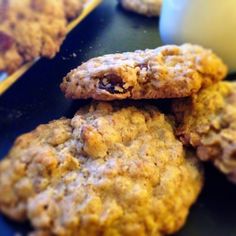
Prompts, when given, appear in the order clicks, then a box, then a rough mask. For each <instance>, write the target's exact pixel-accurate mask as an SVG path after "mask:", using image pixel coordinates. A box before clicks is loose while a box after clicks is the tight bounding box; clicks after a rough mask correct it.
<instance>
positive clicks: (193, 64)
mask: <svg viewBox="0 0 236 236" xmlns="http://www.w3.org/2000/svg"><path fill="white" fill-rule="evenodd" d="M226 73H227V68H226V66H225V64H224V63H223V62H222V60H221V59H220V58H219V57H217V56H216V55H215V54H214V53H213V52H212V51H211V50H207V49H204V48H202V47H200V46H196V45H190V44H184V45H182V46H174V45H169V46H162V47H159V48H156V49H153V50H150V49H147V50H144V51H141V50H139V51H135V52H125V53H118V54H110V55H105V56H101V57H97V58H93V59H91V60H89V61H87V62H85V63H83V64H82V65H80V66H79V67H77V68H76V69H74V70H72V71H71V72H70V73H69V74H68V75H67V76H66V77H65V78H64V80H63V83H62V84H61V89H62V91H63V92H64V93H65V95H66V97H68V98H72V99H86V98H94V99H97V100H114V99H126V98H130V99H142V98H144V99H152V98H174V97H186V96H190V95H192V94H194V93H197V92H198V91H199V89H200V88H202V87H207V86H209V85H212V84H214V83H215V82H217V81H219V80H222V79H223V78H224V77H225V75H226Z"/></svg>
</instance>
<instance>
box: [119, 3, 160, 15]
mask: <svg viewBox="0 0 236 236" xmlns="http://www.w3.org/2000/svg"><path fill="white" fill-rule="evenodd" d="M119 2H120V4H121V5H122V7H123V8H124V9H126V10H129V11H133V12H136V13H138V14H141V15H145V16H149V17H151V16H159V15H160V11H161V6H162V0H119Z"/></svg>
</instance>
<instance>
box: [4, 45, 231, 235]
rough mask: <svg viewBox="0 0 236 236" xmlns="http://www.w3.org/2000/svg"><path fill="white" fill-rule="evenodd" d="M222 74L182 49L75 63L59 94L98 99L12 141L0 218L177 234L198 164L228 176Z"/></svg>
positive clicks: (210, 60)
mask: <svg viewBox="0 0 236 236" xmlns="http://www.w3.org/2000/svg"><path fill="white" fill-rule="evenodd" d="M226 73H227V68H226V66H225V65H224V64H223V62H222V61H221V59H220V58H218V57H217V56H216V55H215V54H214V53H212V52H211V51H210V50H206V49H203V48H201V47H199V46H194V45H189V44H186V45H182V46H180V47H178V46H164V47H160V48H157V49H154V50H145V51H135V52H133V53H122V54H113V55H106V56H102V57H98V58H94V59H91V60H89V61H88V62H85V63H83V64H82V65H81V66H79V67H78V68H76V69H75V70H73V71H71V72H70V73H69V74H68V75H67V76H66V77H65V78H64V81H63V83H62V84H61V88H62V91H63V92H64V93H65V94H66V97H68V98H73V99H85V98H94V99H95V100H102V101H93V102H91V104H90V105H88V106H86V107H82V108H81V109H80V110H79V111H78V112H77V113H76V114H75V116H74V117H73V118H72V119H65V118H63V119H60V120H56V121H53V122H51V123H49V124H46V125H41V126H39V127H38V128H36V129H35V130H34V131H32V132H30V133H28V134H25V135H22V136H20V137H19V138H18V139H17V140H16V142H15V144H14V146H13V148H12V149H11V150H10V152H9V154H8V156H7V157H6V158H5V159H4V160H3V161H2V162H1V163H0V189H1V190H3V191H2V192H4V194H1V195H0V209H1V211H2V212H4V213H5V214H6V215H8V216H9V217H11V218H13V219H16V220H25V219H29V220H30V221H31V223H32V224H33V226H34V227H35V229H36V231H35V235H66V236H77V235H89V236H95V235H106V236H110V235H122V236H126V235H131V236H133V235H148V236H149V235H150V236H151V235H165V234H172V233H174V232H176V231H177V230H178V229H179V228H181V227H182V226H183V225H184V223H185V221H186V218H187V215H188V212H189V209H190V207H191V205H192V204H193V203H194V202H195V201H196V199H197V197H198V195H199V193H200V191H201V189H202V185H203V172H202V167H201V163H200V161H199V159H201V160H208V159H211V160H213V162H214V163H215V164H216V165H217V166H218V167H219V168H220V169H221V170H222V171H224V172H225V173H227V174H229V175H230V176H231V177H233V174H234V153H235V152H234V146H235V145H234V142H235V141H234V140H233V137H234V135H233V132H234V123H235V122H234V120H235V119H234V116H235V114H234V110H235V108H233V106H234V101H235V99H234V97H235V95H234V94H235V92H234V87H236V85H235V84H234V83H230V82H220V80H222V79H223V78H224V77H225V76H226ZM161 98H162V99H163V98H168V99H169V100H168V101H170V102H168V104H169V103H171V106H170V107H168V109H165V110H169V112H168V113H163V112H161V111H160V110H158V105H159V103H160V99H161ZM127 99H129V100H127ZM141 99H156V101H155V106H154V105H150V104H149V102H148V101H137V100H141ZM104 100H106V101H111V100H120V101H111V102H104ZM121 100H122V101H121ZM133 100H136V101H133ZM188 146H192V147H194V148H196V150H197V152H196V153H195V151H194V150H193V148H189V147H188ZM190 149H191V150H190ZM197 157H198V158H197Z"/></svg>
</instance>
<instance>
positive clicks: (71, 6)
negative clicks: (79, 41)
mask: <svg viewBox="0 0 236 236" xmlns="http://www.w3.org/2000/svg"><path fill="white" fill-rule="evenodd" d="M85 1H86V0H20V1H18V0H0V22H1V24H0V71H6V72H8V73H12V72H14V71H16V70H17V69H18V68H19V67H20V66H21V65H22V64H24V63H26V62H29V61H32V60H34V59H36V58H37V57H49V58H52V57H54V56H55V54H56V53H57V52H58V51H59V48H60V46H61V44H62V42H63V40H64V38H65V36H66V33H67V30H66V27H67V24H68V22H69V21H70V20H71V19H73V18H75V17H76V16H77V15H78V14H79V13H80V12H81V11H82V8H83V6H84V3H85Z"/></svg>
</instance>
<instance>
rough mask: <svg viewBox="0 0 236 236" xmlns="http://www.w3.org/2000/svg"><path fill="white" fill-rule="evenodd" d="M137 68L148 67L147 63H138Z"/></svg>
mask: <svg viewBox="0 0 236 236" xmlns="http://www.w3.org/2000/svg"><path fill="white" fill-rule="evenodd" d="M139 68H140V70H142V69H147V68H148V64H147V63H143V64H140V65H139Z"/></svg>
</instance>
